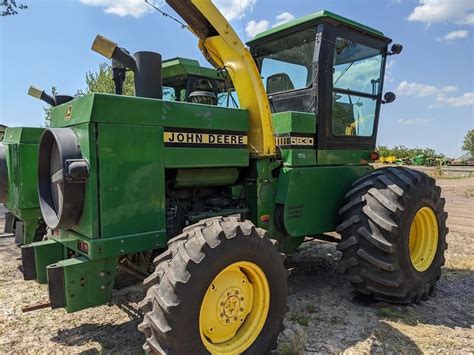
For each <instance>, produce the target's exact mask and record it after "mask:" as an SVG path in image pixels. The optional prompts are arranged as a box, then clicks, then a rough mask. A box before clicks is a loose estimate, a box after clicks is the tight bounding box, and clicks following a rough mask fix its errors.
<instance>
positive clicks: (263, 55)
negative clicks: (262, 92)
mask: <svg viewBox="0 0 474 355" xmlns="http://www.w3.org/2000/svg"><path fill="white" fill-rule="evenodd" d="M315 39H316V31H315V30H314V29H313V28H312V29H309V30H305V31H301V32H298V33H295V34H292V35H289V36H287V37H285V38H282V39H278V40H276V41H273V42H271V43H267V44H263V45H261V46H259V47H258V48H257V53H256V60H257V62H258V63H259V65H260V68H261V76H262V81H263V84H264V86H265V89H266V91H267V93H268V94H275V93H279V92H284V91H289V90H298V89H304V88H307V87H309V86H311V84H312V81H313V57H314V48H315Z"/></svg>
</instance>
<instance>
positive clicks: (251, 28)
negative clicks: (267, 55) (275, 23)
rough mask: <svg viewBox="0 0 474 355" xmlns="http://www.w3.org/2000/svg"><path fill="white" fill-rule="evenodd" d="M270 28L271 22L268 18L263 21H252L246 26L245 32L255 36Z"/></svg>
mask: <svg viewBox="0 0 474 355" xmlns="http://www.w3.org/2000/svg"><path fill="white" fill-rule="evenodd" d="M269 28H270V22H268V21H267V20H262V21H258V22H257V21H250V22H249V23H248V24H247V27H245V33H246V34H247V35H248V36H249V37H252V38H253V37H255V36H256V35H257V34H259V33H261V32H264V31H266V30H268V29H269Z"/></svg>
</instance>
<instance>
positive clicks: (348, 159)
mask: <svg viewBox="0 0 474 355" xmlns="http://www.w3.org/2000/svg"><path fill="white" fill-rule="evenodd" d="M369 162H372V160H371V159H370V151H368V150H351V149H347V150H318V164H319V165H366V164H368V163H369Z"/></svg>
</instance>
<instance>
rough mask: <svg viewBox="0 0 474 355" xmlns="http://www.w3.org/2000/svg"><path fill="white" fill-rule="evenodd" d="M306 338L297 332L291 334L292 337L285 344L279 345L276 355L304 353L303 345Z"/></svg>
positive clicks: (299, 354) (300, 354)
mask: <svg viewBox="0 0 474 355" xmlns="http://www.w3.org/2000/svg"><path fill="white" fill-rule="evenodd" d="M305 342H306V336H305V334H304V333H300V332H298V331H296V332H294V333H293V336H292V337H291V338H289V339H288V340H286V341H285V342H283V343H281V344H279V346H278V351H277V354H278V355H302V354H304V353H305V351H304V344H305Z"/></svg>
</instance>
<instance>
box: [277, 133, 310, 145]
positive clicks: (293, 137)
mask: <svg viewBox="0 0 474 355" xmlns="http://www.w3.org/2000/svg"><path fill="white" fill-rule="evenodd" d="M275 143H276V145H277V146H278V147H280V148H281V149H308V148H314V136H313V135H310V134H308V135H306V134H301V133H299V134H290V133H287V134H280V135H277V136H276V137H275Z"/></svg>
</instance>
